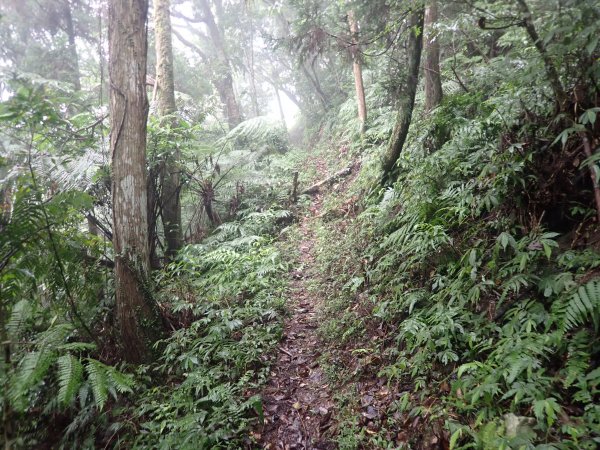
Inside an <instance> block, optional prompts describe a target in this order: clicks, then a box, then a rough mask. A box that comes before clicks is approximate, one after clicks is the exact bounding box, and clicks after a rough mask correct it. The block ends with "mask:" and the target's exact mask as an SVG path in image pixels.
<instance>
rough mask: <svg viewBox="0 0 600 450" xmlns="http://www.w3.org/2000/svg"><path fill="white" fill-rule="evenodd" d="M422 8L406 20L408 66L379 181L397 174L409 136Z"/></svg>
mask: <svg viewBox="0 0 600 450" xmlns="http://www.w3.org/2000/svg"><path fill="white" fill-rule="evenodd" d="M424 15H425V11H424V8H423V7H420V8H418V9H416V10H414V11H412V12H411V13H410V17H409V21H408V22H409V23H408V33H409V34H408V45H407V50H406V51H407V55H406V57H407V70H408V76H407V78H406V83H405V87H404V90H403V92H402V95H401V97H400V105H399V110H398V115H397V118H396V125H395V126H394V131H393V133H392V137H391V139H390V142H389V145H388V148H387V150H386V152H385V154H384V156H383V159H382V162H381V168H382V170H383V176H382V180H381V181H382V185H390V184H392V183H393V182H394V181H395V180H396V178H397V175H398V173H397V166H396V162H397V161H398V158H399V157H400V154H401V153H402V148H403V147H404V143H405V142H406V137H407V136H408V129H409V128H410V122H411V120H412V113H413V109H414V105H415V96H416V94H417V87H418V84H419V64H420V63H421V52H422V49H423V21H424Z"/></svg>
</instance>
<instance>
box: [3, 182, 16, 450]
mask: <svg viewBox="0 0 600 450" xmlns="http://www.w3.org/2000/svg"><path fill="white" fill-rule="evenodd" d="M11 214H12V185H11V183H7V185H6V186H3V187H2V188H1V189H0V233H2V231H3V230H4V228H6V226H7V225H8V224H9V222H10V217H11ZM2 291H3V286H2V283H0V349H1V351H2V358H3V363H2V365H3V367H4V369H3V370H4V373H0V375H2V377H0V378H2V381H1V383H2V389H3V392H5V393H6V392H8V385H9V376H8V375H9V371H10V370H11V346H10V342H9V340H8V332H7V329H6V324H7V322H8V315H9V310H8V305H7V304H6V301H7V300H5V297H3V296H2ZM3 403H4V405H3V408H2V429H3V431H4V433H3V435H4V436H3V438H4V446H3V448H4V450H9V449H10V448H11V440H12V437H13V436H12V434H13V431H12V428H13V418H12V408H11V405H10V399H9V397H8V396H7V395H4V402H3Z"/></svg>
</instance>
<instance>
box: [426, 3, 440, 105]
mask: <svg viewBox="0 0 600 450" xmlns="http://www.w3.org/2000/svg"><path fill="white" fill-rule="evenodd" d="M437 20H438V5H437V0H430V1H429V5H428V6H427V9H426V10H425V26H424V28H425V29H424V37H425V64H424V72H425V111H431V110H432V109H434V108H436V107H437V106H438V105H439V104H440V102H441V101H442V95H443V93H442V78H441V76H440V43H439V41H438V39H437V36H436V33H435V30H434V29H433V27H434V25H435V24H436V23H437Z"/></svg>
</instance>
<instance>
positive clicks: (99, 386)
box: [85, 359, 108, 409]
mask: <svg viewBox="0 0 600 450" xmlns="http://www.w3.org/2000/svg"><path fill="white" fill-rule="evenodd" d="M85 371H86V372H87V374H88V379H89V380H90V385H91V386H92V393H93V394H94V402H95V404H96V407H97V408H98V409H102V408H104V405H105V404H106V401H107V400H108V380H107V376H106V367H105V366H104V364H102V363H101V362H99V361H96V360H94V359H89V360H88V363H87V365H86V366H85Z"/></svg>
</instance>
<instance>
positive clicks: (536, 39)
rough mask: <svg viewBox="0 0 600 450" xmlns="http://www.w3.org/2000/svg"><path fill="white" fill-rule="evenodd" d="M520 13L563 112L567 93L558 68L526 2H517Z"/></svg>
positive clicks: (559, 107)
mask: <svg viewBox="0 0 600 450" xmlns="http://www.w3.org/2000/svg"><path fill="white" fill-rule="evenodd" d="M517 5H518V7H519V11H520V12H521V14H523V26H524V27H525V30H526V31H527V34H528V35H529V38H530V39H531V40H532V41H533V45H535V48H536V49H537V51H538V53H539V54H540V56H541V57H542V61H543V62H544V68H545V69H546V76H547V77H548V81H549V82H550V87H551V88H552V91H553V92H554V100H555V101H556V103H557V109H558V111H562V110H563V108H564V107H565V106H566V103H567V93H566V92H565V89H564V87H563V85H562V83H561V81H560V76H559V75H558V71H557V70H556V66H555V65H554V63H553V62H552V58H551V57H550V55H549V54H548V51H547V49H546V45H545V44H544V41H543V40H542V39H541V38H540V36H539V34H538V33H537V30H536V29H535V26H534V25H533V19H532V17H531V11H530V10H529V6H527V3H526V2H525V0H517Z"/></svg>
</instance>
